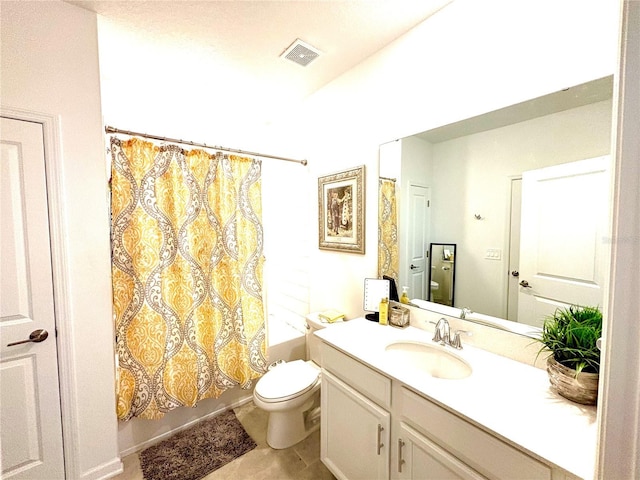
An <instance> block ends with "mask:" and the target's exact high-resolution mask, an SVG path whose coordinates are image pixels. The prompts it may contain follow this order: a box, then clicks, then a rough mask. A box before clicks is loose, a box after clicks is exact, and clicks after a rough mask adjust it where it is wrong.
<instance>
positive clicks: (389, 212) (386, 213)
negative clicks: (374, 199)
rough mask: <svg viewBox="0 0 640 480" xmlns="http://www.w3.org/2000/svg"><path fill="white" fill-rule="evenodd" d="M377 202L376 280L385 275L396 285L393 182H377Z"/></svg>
mask: <svg viewBox="0 0 640 480" xmlns="http://www.w3.org/2000/svg"><path fill="white" fill-rule="evenodd" d="M378 202H379V203H378V278H382V276H383V275H387V276H389V277H391V278H393V279H394V280H395V281H396V283H398V269H399V258H398V216H397V213H396V183H395V182H394V181H393V180H387V179H384V178H381V179H380V180H379V184H378Z"/></svg>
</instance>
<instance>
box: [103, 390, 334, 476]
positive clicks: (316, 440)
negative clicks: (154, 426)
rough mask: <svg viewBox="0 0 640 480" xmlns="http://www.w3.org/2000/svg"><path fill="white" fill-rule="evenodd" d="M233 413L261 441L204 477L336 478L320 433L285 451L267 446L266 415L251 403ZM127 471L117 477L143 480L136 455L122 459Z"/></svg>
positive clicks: (255, 439) (253, 436)
mask: <svg viewBox="0 0 640 480" xmlns="http://www.w3.org/2000/svg"><path fill="white" fill-rule="evenodd" d="M234 412H235V414H236V416H237V417H238V420H240V423H242V426H243V427H244V428H245V430H246V431H247V433H248V434H249V435H251V437H252V438H253V439H254V441H255V442H256V443H257V444H258V446H257V447H256V448H254V449H253V450H251V451H250V452H247V453H246V454H244V455H243V456H241V457H239V458H236V459H235V460H234V461H232V462H230V463H228V464H226V465H225V466H223V467H221V468H219V469H218V470H216V471H214V472H211V473H210V474H209V475H207V476H206V477H204V479H203V480H244V479H251V480H335V477H334V476H333V475H332V474H331V472H329V470H327V468H326V467H325V466H324V464H323V463H322V462H321V461H320V432H319V431H317V432H315V433H313V434H311V435H310V436H309V437H307V438H306V439H305V440H303V441H302V442H300V443H298V444H296V445H294V446H293V447H290V448H287V449H284V450H273V449H272V448H270V447H269V446H268V445H267V441H266V438H267V414H266V412H264V411H262V410H260V409H259V408H256V406H255V405H254V404H253V403H252V402H249V403H247V404H245V405H243V406H241V407H238V408H235V409H234ZM122 461H123V463H124V472H123V473H121V474H120V475H118V476H117V477H114V480H143V476H142V470H141V469H140V460H139V457H138V455H137V454H133V455H129V456H128V457H125V458H123V460H122Z"/></svg>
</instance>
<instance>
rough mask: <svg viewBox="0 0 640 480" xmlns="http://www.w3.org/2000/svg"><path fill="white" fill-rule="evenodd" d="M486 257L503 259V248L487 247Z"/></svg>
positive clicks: (488, 258)
mask: <svg viewBox="0 0 640 480" xmlns="http://www.w3.org/2000/svg"><path fill="white" fill-rule="evenodd" d="M484 258H486V259H487V260H502V250H501V249H499V248H487V252H486V253H485V254H484Z"/></svg>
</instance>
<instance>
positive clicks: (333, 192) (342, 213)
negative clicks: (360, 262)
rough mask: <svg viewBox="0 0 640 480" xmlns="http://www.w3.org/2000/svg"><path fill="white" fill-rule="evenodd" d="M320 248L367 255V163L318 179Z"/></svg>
mask: <svg viewBox="0 0 640 480" xmlns="http://www.w3.org/2000/svg"><path fill="white" fill-rule="evenodd" d="M318 222H319V227H320V229H319V241H318V247H319V248H321V249H323V250H338V251H342V252H352V253H361V254H364V165H362V166H360V167H356V168H353V169H351V170H345V171H344V172H338V173H333V174H331V175H326V176H324V177H320V178H318Z"/></svg>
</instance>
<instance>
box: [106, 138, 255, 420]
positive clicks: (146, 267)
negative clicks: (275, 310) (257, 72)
mask: <svg viewBox="0 0 640 480" xmlns="http://www.w3.org/2000/svg"><path fill="white" fill-rule="evenodd" d="M111 159H112V180H111V221H112V275H113V304H114V316H115V328H116V348H117V354H118V366H117V367H118V378H117V414H118V418H120V419H122V420H128V419H130V418H132V417H134V416H139V417H142V418H148V419H156V418H161V417H162V416H163V415H164V414H165V413H166V412H168V411H170V410H172V409H174V408H176V407H180V406H195V405H196V404H197V403H198V402H199V401H200V400H201V399H204V398H209V397H218V396H219V395H221V394H222V392H224V391H225V390H226V389H228V388H230V387H234V386H237V385H238V386H240V387H242V388H249V387H250V386H251V383H252V380H253V379H255V378H258V377H259V376H261V375H262V374H263V373H264V371H265V367H266V360H265V322H264V311H263V300H262V275H263V273H262V272H263V261H264V259H263V253H262V252H263V231H262V221H261V216H262V205H261V201H262V200H261V163H260V162H259V161H258V160H254V159H249V158H243V157H238V156H234V155H231V156H227V155H222V154H219V153H218V154H210V153H208V152H205V151H203V150H190V151H187V150H183V149H182V148H180V147H179V146H176V145H163V146H157V145H154V144H153V143H150V142H147V141H144V140H141V139H139V138H132V139H130V140H127V141H121V140H120V139H118V138H115V137H112V138H111Z"/></svg>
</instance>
